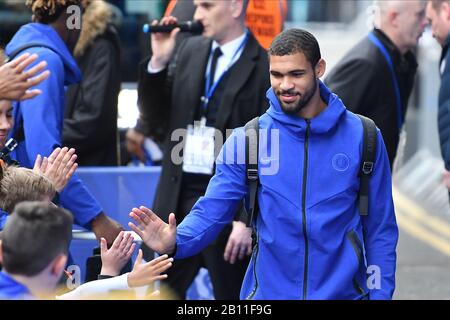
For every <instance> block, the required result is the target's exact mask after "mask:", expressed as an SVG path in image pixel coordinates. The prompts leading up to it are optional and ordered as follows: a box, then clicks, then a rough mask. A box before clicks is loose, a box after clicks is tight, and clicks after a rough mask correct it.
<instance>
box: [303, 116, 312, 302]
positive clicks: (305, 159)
mask: <svg viewBox="0 0 450 320" xmlns="http://www.w3.org/2000/svg"><path fill="white" fill-rule="evenodd" d="M310 133H311V121H310V120H309V119H306V134H305V145H304V156H303V187H302V191H303V194H302V224H303V237H304V238H305V269H304V274H303V300H306V290H307V281H308V250H309V248H308V236H307V233H306V231H307V230H306V181H307V177H308V143H309V136H310Z"/></svg>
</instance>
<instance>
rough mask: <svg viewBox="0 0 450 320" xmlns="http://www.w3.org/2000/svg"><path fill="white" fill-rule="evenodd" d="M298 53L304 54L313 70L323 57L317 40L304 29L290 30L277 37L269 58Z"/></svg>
mask: <svg viewBox="0 0 450 320" xmlns="http://www.w3.org/2000/svg"><path fill="white" fill-rule="evenodd" d="M297 53H303V54H304V55H305V57H306V59H308V61H309V62H310V63H311V65H312V66H313V68H314V67H315V66H316V65H317V63H318V62H319V60H320V59H321V57H322V56H321V54H320V47H319V43H318V42H317V39H316V38H315V37H314V36H313V35H312V34H311V33H309V32H308V31H306V30H302V29H288V30H285V31H283V32H281V33H280V34H279V35H278V36H276V37H275V39H274V40H273V41H272V44H271V45H270V48H269V56H286V55H293V54H297Z"/></svg>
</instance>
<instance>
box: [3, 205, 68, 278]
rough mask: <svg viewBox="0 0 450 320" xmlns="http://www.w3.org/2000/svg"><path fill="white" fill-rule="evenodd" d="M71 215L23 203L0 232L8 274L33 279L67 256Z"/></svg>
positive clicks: (47, 206) (48, 207)
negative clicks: (58, 258)
mask: <svg viewBox="0 0 450 320" xmlns="http://www.w3.org/2000/svg"><path fill="white" fill-rule="evenodd" d="M72 223H73V218H72V215H71V214H70V213H69V212H68V211H67V210H64V209H62V208H58V207H56V206H55V205H53V204H51V203H46V202H22V203H20V204H18V205H17V206H16V208H15V209H14V211H13V213H12V214H11V216H10V217H9V219H8V221H7V222H6V225H5V228H4V229H3V231H2V244H1V245H2V253H3V262H2V263H3V267H4V268H5V270H6V271H7V272H9V273H11V274H15V275H22V276H27V277H32V276H35V275H37V274H39V273H40V272H42V271H43V270H44V269H45V268H46V267H47V266H48V265H49V264H50V263H51V262H52V261H53V260H54V259H55V258H56V257H57V256H58V255H60V254H65V255H67V253H68V250H69V244H70V241H71V239H72Z"/></svg>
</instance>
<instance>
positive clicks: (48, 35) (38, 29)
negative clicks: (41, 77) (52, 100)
mask: <svg viewBox="0 0 450 320" xmlns="http://www.w3.org/2000/svg"><path fill="white" fill-rule="evenodd" d="M28 43H38V44H44V45H46V46H49V47H50V48H52V50H53V51H54V52H55V53H56V54H57V55H58V56H59V57H60V58H61V60H62V63H63V65H64V85H66V86H68V85H71V84H74V83H78V82H80V81H81V71H80V69H79V68H78V65H77V63H76V62H75V59H74V58H73V56H72V54H71V53H70V51H69V49H68V48H67V46H66V44H65V43H64V41H63V40H62V39H61V37H60V36H59V34H58V33H57V32H56V31H55V29H53V28H52V27H51V26H49V25H47V24H42V23H28V24H26V25H24V26H22V27H21V28H20V29H19V31H17V33H16V34H15V35H14V37H13V38H12V40H11V42H10V43H9V44H8V45H7V47H6V54H11V53H12V52H14V51H15V50H17V49H19V48H20V47H22V46H24V45H26V44H28ZM50 71H52V70H50ZM49 94H50V93H49Z"/></svg>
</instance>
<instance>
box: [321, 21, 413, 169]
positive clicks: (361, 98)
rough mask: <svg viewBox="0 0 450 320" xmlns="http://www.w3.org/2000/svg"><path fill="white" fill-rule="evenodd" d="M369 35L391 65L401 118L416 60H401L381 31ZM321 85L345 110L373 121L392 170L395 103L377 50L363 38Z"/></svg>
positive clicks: (396, 132) (409, 54)
mask: <svg viewBox="0 0 450 320" xmlns="http://www.w3.org/2000/svg"><path fill="white" fill-rule="evenodd" d="M373 32H374V34H375V36H376V37H377V38H378V39H379V40H380V41H381V42H382V43H383V45H384V46H385V47H386V49H387V51H388V53H389V55H390V56H391V60H392V62H393V64H394V69H395V72H396V75H397V79H398V82H399V88H400V96H401V100H402V114H403V118H404V117H405V114H406V109H407V107H408V100H409V96H410V94H411V91H412V89H413V85H414V78H415V75H416V71H417V62H416V58H415V57H414V54H413V53H412V52H407V53H406V54H405V55H403V56H402V55H401V53H400V51H399V50H398V49H397V48H396V46H395V45H394V44H393V43H392V41H391V40H390V39H389V38H388V37H387V36H386V35H385V34H384V33H383V32H382V31H380V30H377V29H375V30H374V31H373ZM325 83H326V85H327V86H328V87H329V88H330V90H331V91H332V92H334V93H336V94H337V95H338V96H339V97H340V98H341V99H342V101H343V102H344V105H345V106H346V107H347V109H349V110H350V111H352V112H354V113H359V114H362V115H364V116H367V117H369V118H371V119H372V120H374V121H375V123H376V125H377V126H378V128H380V130H381V133H382V135H383V139H384V142H385V145H386V148H387V152H388V155H389V161H390V163H391V167H392V164H393V163H394V159H395V155H396V152H397V146H398V142H399V135H400V133H399V130H398V125H397V103H396V96H395V89H394V84H393V81H392V77H391V74H390V69H389V67H388V64H387V62H386V60H385V58H384V56H383V55H382V53H381V52H380V50H379V49H378V48H377V47H376V46H375V45H374V44H373V43H372V42H371V41H370V40H369V38H368V37H365V38H364V39H363V40H362V41H360V42H359V43H358V44H357V45H356V46H355V47H353V48H352V49H351V50H350V51H349V52H348V53H347V54H346V55H345V57H344V58H343V59H342V60H341V61H340V62H339V63H338V64H337V66H336V67H335V68H334V69H333V70H332V71H331V72H330V74H329V75H328V76H327V78H326V79H325Z"/></svg>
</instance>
